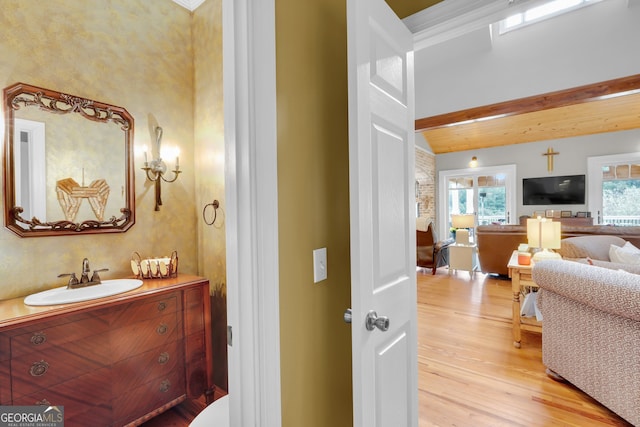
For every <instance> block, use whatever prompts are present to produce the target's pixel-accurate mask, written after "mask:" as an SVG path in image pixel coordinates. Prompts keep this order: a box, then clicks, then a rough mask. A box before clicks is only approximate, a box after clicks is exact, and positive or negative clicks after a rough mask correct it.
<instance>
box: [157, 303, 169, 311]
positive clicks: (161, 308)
mask: <svg viewBox="0 0 640 427" xmlns="http://www.w3.org/2000/svg"><path fill="white" fill-rule="evenodd" d="M166 308H167V303H166V302H161V303H160V304H158V311H164V310H165V309H166Z"/></svg>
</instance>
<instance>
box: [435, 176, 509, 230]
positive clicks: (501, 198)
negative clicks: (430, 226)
mask: <svg viewBox="0 0 640 427" xmlns="http://www.w3.org/2000/svg"><path fill="white" fill-rule="evenodd" d="M515 177H516V167H515V165H505V166H495V167H486V168H469V169H460V170H449V171H440V174H439V181H438V182H439V200H440V201H441V203H439V205H440V207H439V211H438V215H439V218H440V219H439V221H438V224H439V227H440V229H439V233H440V235H442V236H447V235H448V234H449V229H450V227H451V215H455V214H470V213H472V214H476V224H478V225H483V224H491V223H495V222H499V223H503V224H508V223H510V221H511V212H514V209H515V206H516V200H515V188H516V186H515Z"/></svg>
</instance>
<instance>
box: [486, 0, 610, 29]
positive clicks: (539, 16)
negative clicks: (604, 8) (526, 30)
mask: <svg viewBox="0 0 640 427" xmlns="http://www.w3.org/2000/svg"><path fill="white" fill-rule="evenodd" d="M599 1H602V0H553V1H549V2H547V3H544V4H541V5H540V6H535V7H532V8H530V9H527V10H525V11H524V12H521V13H516V14H513V15H511V16H509V17H507V18H506V19H503V20H502V21H500V23H499V30H498V31H499V33H500V34H504V33H507V32H509V31H513V30H517V29H518V28H522V27H525V26H527V25H531V24H535V23H536V22H541V21H544V20H545V19H549V18H553V17H554V16H558V15H562V14H563V13H567V12H570V11H572V10H576V9H580V8H582V7H584V6H589V5H591V4H594V3H598V2H599Z"/></svg>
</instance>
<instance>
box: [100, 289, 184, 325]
mask: <svg viewBox="0 0 640 427" xmlns="http://www.w3.org/2000/svg"><path fill="white" fill-rule="evenodd" d="M176 311H178V293H176V292H173V293H170V294H167V295H162V296H159V297H154V298H148V299H145V300H143V301H136V302H132V303H129V304H124V305H123V306H120V307H119V308H118V309H117V310H116V311H115V312H114V314H113V320H112V322H113V323H112V325H111V327H112V328H120V327H124V326H127V325H129V324H131V323H134V322H140V321H142V320H148V319H153V318H157V317H160V316H163V315H165V314H168V313H175V312H176Z"/></svg>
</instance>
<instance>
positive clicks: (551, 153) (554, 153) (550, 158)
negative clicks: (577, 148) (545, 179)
mask: <svg viewBox="0 0 640 427" xmlns="http://www.w3.org/2000/svg"><path fill="white" fill-rule="evenodd" d="M558 154H560V153H559V152H557V151H553V148H551V147H549V148H547V152H546V153H542V155H543V156H547V170H548V171H549V172H551V171H552V170H553V156H557V155H558Z"/></svg>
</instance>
